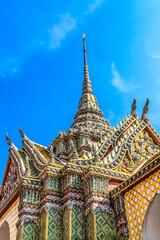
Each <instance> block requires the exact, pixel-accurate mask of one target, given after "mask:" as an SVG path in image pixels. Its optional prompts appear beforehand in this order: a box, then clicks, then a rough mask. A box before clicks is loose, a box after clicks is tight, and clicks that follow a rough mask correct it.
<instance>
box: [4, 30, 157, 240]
mask: <svg viewBox="0 0 160 240" xmlns="http://www.w3.org/2000/svg"><path fill="white" fill-rule="evenodd" d="M83 50H84V79H83V89H82V96H81V98H80V101H79V106H78V111H77V113H76V114H75V117H74V122H73V124H72V126H71V127H70V128H69V129H68V131H67V132H64V131H62V132H60V133H59V134H58V136H57V137H56V138H55V139H54V140H53V141H52V142H51V144H50V145H49V146H48V147H45V146H42V145H40V144H37V143H34V142H33V141H32V140H30V139H29V138H28V137H27V136H26V134H25V133H24V132H23V131H22V130H21V128H20V127H19V132H20V135H21V137H22V148H21V149H18V148H17V147H16V146H15V145H14V143H13V142H12V140H11V139H10V138H9V137H8V135H6V139H7V143H8V145H9V156H8V160H7V164H6V168H5V172H4V177H3V180H2V185H1V189H0V240H31V239H34V240H62V239H64V240H71V239H74V240H105V239H107V234H108V230H113V231H116V233H117V235H120V236H122V237H123V238H124V239H130V240H131V239H132V240H138V239H145V240H148V239H152V240H158V239H159V236H160V228H159V219H160V211H159V209H160V135H159V134H158V133H157V132H156V130H155V129H154V127H153V126H152V125H151V123H150V122H149V120H148V117H147V112H148V109H149V99H147V101H146V104H145V106H144V109H143V113H142V116H141V117H140V118H139V117H138V116H137V113H136V107H137V103H136V99H134V101H133V105H132V107H131V113H130V114H128V115H127V116H124V118H123V119H122V121H121V122H119V124H117V125H116V126H115V127H111V126H110V123H109V121H108V120H106V119H105V118H104V116H103V112H102V111H101V110H100V109H99V106H98V103H97V100H96V97H95V95H94V93H93V91H92V86H91V81H90V77H89V72H88V65H87V57H86V46H85V35H84V34H83ZM27 135H29V133H28V134H27Z"/></svg>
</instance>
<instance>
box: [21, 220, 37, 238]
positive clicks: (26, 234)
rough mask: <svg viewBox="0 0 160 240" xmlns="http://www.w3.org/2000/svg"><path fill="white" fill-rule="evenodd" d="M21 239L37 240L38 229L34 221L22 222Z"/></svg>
mask: <svg viewBox="0 0 160 240" xmlns="http://www.w3.org/2000/svg"><path fill="white" fill-rule="evenodd" d="M23 240H39V230H38V227H37V226H36V224H34V223H26V224H24V226H23Z"/></svg>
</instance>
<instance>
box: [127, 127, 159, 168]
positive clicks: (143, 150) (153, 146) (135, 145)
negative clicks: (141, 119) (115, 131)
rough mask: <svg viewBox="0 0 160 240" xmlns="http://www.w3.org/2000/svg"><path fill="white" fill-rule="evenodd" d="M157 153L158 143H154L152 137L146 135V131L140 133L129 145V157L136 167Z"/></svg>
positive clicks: (148, 134)
mask: <svg viewBox="0 0 160 240" xmlns="http://www.w3.org/2000/svg"><path fill="white" fill-rule="evenodd" d="M159 151H160V143H159V142H158V141H155V139H154V138H153V136H151V135H150V133H148V131H147V129H144V130H143V131H142V132H140V133H139V135H138V136H137V137H136V138H135V139H134V140H133V141H132V144H131V156H132V159H133V161H134V162H135V163H136V164H138V165H139V163H142V162H144V161H146V160H147V159H149V158H151V157H152V156H153V155H155V154H157V153H158V152H159Z"/></svg>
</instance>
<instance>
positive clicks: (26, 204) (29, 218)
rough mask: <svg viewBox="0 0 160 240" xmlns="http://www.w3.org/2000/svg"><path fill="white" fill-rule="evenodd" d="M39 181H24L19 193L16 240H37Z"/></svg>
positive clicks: (40, 186) (40, 185)
mask: <svg viewBox="0 0 160 240" xmlns="http://www.w3.org/2000/svg"><path fill="white" fill-rule="evenodd" d="M41 188H42V183H41V181H38V180H29V179H24V180H23V184H22V187H21V189H20V192H19V196H20V203H19V220H18V223H17V228H18V230H17V238H16V239H17V240H27V239H34V240H39V210H40V208H39V202H40V199H39V198H40V190H41Z"/></svg>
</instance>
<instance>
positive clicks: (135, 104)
mask: <svg viewBox="0 0 160 240" xmlns="http://www.w3.org/2000/svg"><path fill="white" fill-rule="evenodd" d="M136 108H137V101H136V98H134V101H133V104H132V110H131V115H133V116H134V117H137V113H136Z"/></svg>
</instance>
